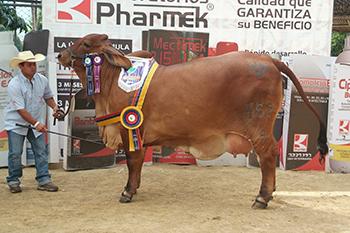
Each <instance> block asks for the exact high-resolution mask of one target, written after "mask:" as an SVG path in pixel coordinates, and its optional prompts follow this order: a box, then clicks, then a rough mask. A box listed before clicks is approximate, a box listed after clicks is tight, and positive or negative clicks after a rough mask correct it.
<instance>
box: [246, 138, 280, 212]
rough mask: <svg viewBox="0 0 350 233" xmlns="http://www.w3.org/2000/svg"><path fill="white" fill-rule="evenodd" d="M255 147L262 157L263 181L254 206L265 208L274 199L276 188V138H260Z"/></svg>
mask: <svg viewBox="0 0 350 233" xmlns="http://www.w3.org/2000/svg"><path fill="white" fill-rule="evenodd" d="M254 148H255V150H256V152H257V154H258V156H259V158H260V168H261V174H262V181H261V186H260V191H259V194H258V196H257V197H256V199H255V201H254V203H253V206H252V207H253V208H260V209H264V208H266V207H267V204H268V202H269V201H270V200H271V199H272V193H273V191H274V189H275V179H276V157H277V155H278V148H277V143H276V141H275V139H274V138H269V139H267V138H266V139H263V140H258V142H257V143H254Z"/></svg>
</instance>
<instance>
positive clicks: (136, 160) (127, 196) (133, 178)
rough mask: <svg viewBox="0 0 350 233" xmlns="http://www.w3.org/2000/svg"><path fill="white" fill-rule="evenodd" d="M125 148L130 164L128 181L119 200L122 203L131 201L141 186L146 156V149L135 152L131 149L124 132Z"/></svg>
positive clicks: (128, 164) (128, 163)
mask: <svg viewBox="0 0 350 233" xmlns="http://www.w3.org/2000/svg"><path fill="white" fill-rule="evenodd" d="M122 138H123V144H124V150H125V154H126V161H127V166H128V171H129V173H128V182H127V184H126V186H125V188H124V190H123V192H122V193H121V196H120V199H119V201H120V202H121V203H128V202H131V200H132V197H133V195H134V194H136V190H137V188H138V187H139V186H140V181H141V170H142V165H143V160H144V157H145V149H141V150H138V151H135V152H130V151H129V143H128V142H127V141H126V140H124V138H125V136H124V135H123V133H122Z"/></svg>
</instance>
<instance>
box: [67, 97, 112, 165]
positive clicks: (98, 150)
mask: <svg viewBox="0 0 350 233" xmlns="http://www.w3.org/2000/svg"><path fill="white" fill-rule="evenodd" d="M80 93H81V92H80ZM86 102H87V101H86V99H82V98H80V95H79V94H78V95H77V97H76V98H75V104H74V105H75V109H74V111H73V112H71V113H70V114H69V117H68V118H69V120H68V134H69V135H72V136H75V137H79V138H84V139H88V140H91V141H96V142H99V143H100V144H96V143H93V142H88V141H84V140H80V139H73V138H69V139H68V140H67V143H68V145H67V148H68V155H67V156H66V155H65V156H64V163H63V166H64V169H67V170H76V169H89V168H99V167H106V166H113V165H114V164H115V154H116V152H115V151H113V150H111V149H109V148H106V147H105V146H104V145H103V143H102V140H101V139H100V137H99V132H98V127H97V125H96V124H95V109H94V108H93V107H94V106H91V108H90V109H89V108H87V107H85V106H86V105H87V103H86Z"/></svg>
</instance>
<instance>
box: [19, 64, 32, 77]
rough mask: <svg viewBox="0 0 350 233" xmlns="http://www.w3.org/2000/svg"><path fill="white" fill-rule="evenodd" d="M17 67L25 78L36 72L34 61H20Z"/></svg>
mask: <svg viewBox="0 0 350 233" xmlns="http://www.w3.org/2000/svg"><path fill="white" fill-rule="evenodd" d="M19 68H20V69H21V71H22V74H23V75H24V76H26V77H27V78H32V77H33V76H34V74H35V73H36V63H35V62H22V63H21V64H19Z"/></svg>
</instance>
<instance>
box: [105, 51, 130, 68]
mask: <svg viewBox="0 0 350 233" xmlns="http://www.w3.org/2000/svg"><path fill="white" fill-rule="evenodd" d="M102 52H103V54H104V56H105V58H106V59H107V61H108V62H109V63H110V64H111V65H114V66H119V67H123V68H125V69H129V68H130V67H131V61H130V60H129V59H128V58H127V57H125V56H124V54H122V53H121V52H119V51H118V50H116V49H115V48H113V47H106V48H103V50H102Z"/></svg>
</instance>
